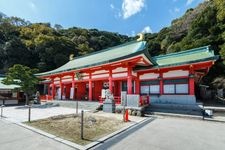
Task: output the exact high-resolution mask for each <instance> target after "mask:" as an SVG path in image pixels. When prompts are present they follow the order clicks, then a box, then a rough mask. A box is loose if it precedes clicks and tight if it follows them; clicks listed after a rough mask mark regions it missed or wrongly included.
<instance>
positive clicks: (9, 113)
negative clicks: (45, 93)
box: [3, 106, 81, 122]
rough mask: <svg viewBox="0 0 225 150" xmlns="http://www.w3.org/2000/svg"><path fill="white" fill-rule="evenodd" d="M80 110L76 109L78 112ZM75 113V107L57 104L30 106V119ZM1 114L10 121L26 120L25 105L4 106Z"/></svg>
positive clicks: (26, 108)
mask: <svg viewBox="0 0 225 150" xmlns="http://www.w3.org/2000/svg"><path fill="white" fill-rule="evenodd" d="M80 111H81V110H78V113H79V112H80ZM72 113H73V114H74V113H76V109H75V108H65V107H57V106H54V107H52V106H41V107H39V106H33V107H32V108H31V120H37V119H43V118H47V117H51V116H56V115H63V114H72ZM3 116H4V117H6V118H7V120H9V121H12V122H25V121H27V120H28V107H27V106H12V107H4V110H3Z"/></svg>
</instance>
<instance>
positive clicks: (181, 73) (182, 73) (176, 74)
mask: <svg viewBox="0 0 225 150" xmlns="http://www.w3.org/2000/svg"><path fill="white" fill-rule="evenodd" d="M188 75H189V72H188V71H184V70H174V71H169V72H166V73H163V78H169V77H180V76H188Z"/></svg>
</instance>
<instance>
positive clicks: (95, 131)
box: [26, 113, 125, 145]
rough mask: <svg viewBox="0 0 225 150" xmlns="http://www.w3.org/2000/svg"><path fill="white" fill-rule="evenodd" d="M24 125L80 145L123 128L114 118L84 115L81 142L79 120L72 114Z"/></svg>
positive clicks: (121, 123)
mask: <svg viewBox="0 0 225 150" xmlns="http://www.w3.org/2000/svg"><path fill="white" fill-rule="evenodd" d="M26 124H28V125H30V126H33V127H35V128H38V129H41V130H43V131H45V132H48V133H51V134H53V135H56V136H58V137H61V138H63V139H66V140H69V141H72V142H75V143H77V144H81V145H86V144H88V143H90V142H93V141H96V140H98V139H99V138H101V137H103V136H106V135H108V134H110V133H112V132H114V131H116V130H118V129H120V128H122V127H124V126H125V123H124V122H122V120H118V119H116V118H112V117H103V116H98V115H96V114H92V113H85V114H84V140H82V139H81V138H80V128H81V119H80V116H77V115H74V114H71V115H59V116H54V117H50V118H46V119H41V120H36V121H32V122H31V123H28V122H26Z"/></svg>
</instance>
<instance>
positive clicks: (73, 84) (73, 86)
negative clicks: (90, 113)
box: [72, 74, 75, 100]
mask: <svg viewBox="0 0 225 150" xmlns="http://www.w3.org/2000/svg"><path fill="white" fill-rule="evenodd" d="M72 88H73V98H72V99H73V100H74V99H75V80H74V74H73V75H72Z"/></svg>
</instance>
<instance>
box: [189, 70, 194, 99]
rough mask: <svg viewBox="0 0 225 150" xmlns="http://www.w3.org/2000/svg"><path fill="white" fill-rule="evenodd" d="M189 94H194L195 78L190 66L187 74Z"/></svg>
mask: <svg viewBox="0 0 225 150" xmlns="http://www.w3.org/2000/svg"><path fill="white" fill-rule="evenodd" d="M189 95H195V79H194V71H193V69H192V68H191V69H190V74H189Z"/></svg>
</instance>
